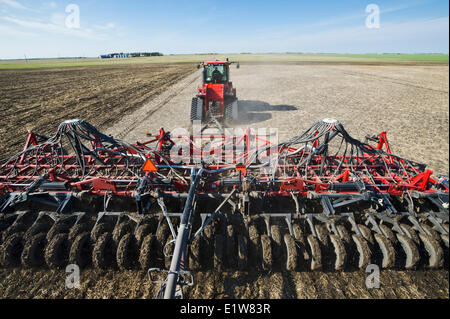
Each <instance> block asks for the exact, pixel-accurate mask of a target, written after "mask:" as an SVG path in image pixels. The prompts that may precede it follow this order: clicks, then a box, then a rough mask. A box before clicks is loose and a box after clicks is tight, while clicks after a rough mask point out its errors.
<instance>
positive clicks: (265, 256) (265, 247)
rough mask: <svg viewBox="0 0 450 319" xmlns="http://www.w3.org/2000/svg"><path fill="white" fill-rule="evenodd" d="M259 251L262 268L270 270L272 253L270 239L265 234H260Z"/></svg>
mask: <svg viewBox="0 0 450 319" xmlns="http://www.w3.org/2000/svg"><path fill="white" fill-rule="evenodd" d="M260 238H261V253H262V268H263V269H264V270H272V266H273V254H272V240H271V239H270V237H269V236H267V235H266V234H264V235H261V237H260Z"/></svg>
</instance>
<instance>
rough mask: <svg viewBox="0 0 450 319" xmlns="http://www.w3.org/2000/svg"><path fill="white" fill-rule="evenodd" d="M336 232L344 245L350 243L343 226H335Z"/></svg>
mask: <svg viewBox="0 0 450 319" xmlns="http://www.w3.org/2000/svg"><path fill="white" fill-rule="evenodd" d="M336 230H337V232H338V234H339V237H340V238H341V240H342V241H343V243H344V244H346V245H350V244H351V243H352V238H351V236H350V232H349V231H348V230H347V228H346V227H345V226H344V225H336Z"/></svg>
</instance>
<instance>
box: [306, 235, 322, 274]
mask: <svg viewBox="0 0 450 319" xmlns="http://www.w3.org/2000/svg"><path fill="white" fill-rule="evenodd" d="M306 240H307V242H308V245H309V249H310V251H311V265H310V268H311V270H313V271H315V270H319V269H321V268H322V251H321V249H320V245H319V241H318V240H317V239H316V237H314V236H313V235H308V237H307V238H306Z"/></svg>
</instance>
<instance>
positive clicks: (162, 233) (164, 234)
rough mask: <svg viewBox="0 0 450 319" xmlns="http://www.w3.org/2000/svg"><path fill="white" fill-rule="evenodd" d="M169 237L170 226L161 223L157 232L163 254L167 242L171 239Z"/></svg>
mask: <svg viewBox="0 0 450 319" xmlns="http://www.w3.org/2000/svg"><path fill="white" fill-rule="evenodd" d="M169 235H170V229H169V225H167V223H165V222H163V223H161V224H160V225H159V227H158V229H157V230H156V240H157V241H158V243H159V244H160V249H161V252H162V251H163V249H164V245H165V243H166V241H167V238H169Z"/></svg>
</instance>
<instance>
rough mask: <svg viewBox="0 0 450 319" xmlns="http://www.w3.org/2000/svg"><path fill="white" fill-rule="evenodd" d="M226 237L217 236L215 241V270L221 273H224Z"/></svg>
mask: <svg viewBox="0 0 450 319" xmlns="http://www.w3.org/2000/svg"><path fill="white" fill-rule="evenodd" d="M224 246H225V237H224V236H223V235H217V236H216V238H215V240H214V269H215V270H217V271H219V272H221V271H223V262H224V258H223V257H224V256H223V253H224V248H225V247H224Z"/></svg>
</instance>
